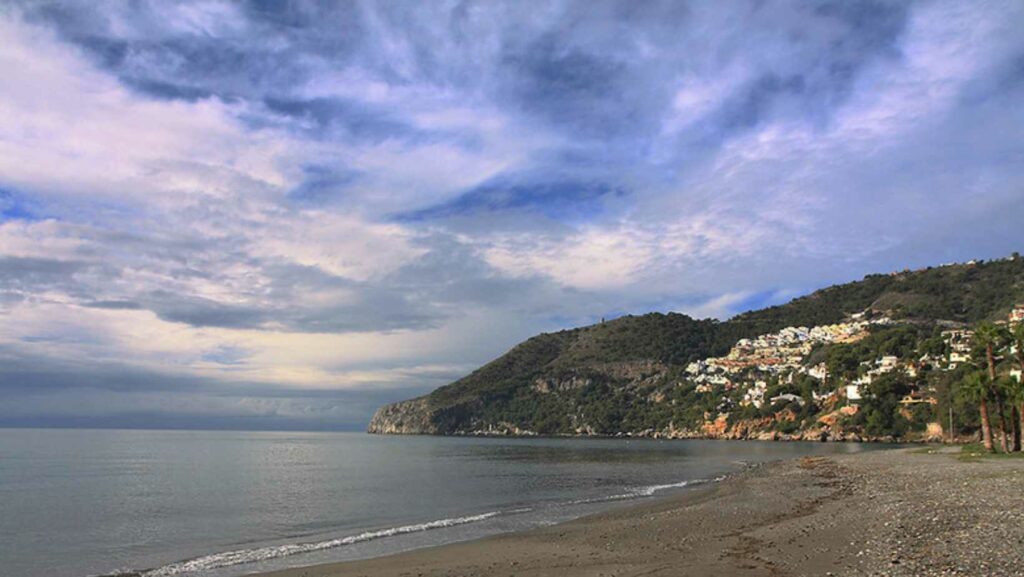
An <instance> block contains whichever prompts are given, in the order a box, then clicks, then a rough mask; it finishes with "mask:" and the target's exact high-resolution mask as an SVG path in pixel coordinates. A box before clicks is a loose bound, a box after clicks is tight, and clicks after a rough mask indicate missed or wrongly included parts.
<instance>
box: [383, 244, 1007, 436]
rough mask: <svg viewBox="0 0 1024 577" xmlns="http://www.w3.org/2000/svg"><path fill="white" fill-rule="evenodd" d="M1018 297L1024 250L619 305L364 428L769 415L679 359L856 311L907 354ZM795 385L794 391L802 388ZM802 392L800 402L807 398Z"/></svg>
mask: <svg viewBox="0 0 1024 577" xmlns="http://www.w3.org/2000/svg"><path fill="white" fill-rule="evenodd" d="M1020 302H1024V259H1021V258H1017V257H1011V258H1009V259H1003V260H998V261H990V262H979V263H969V264H958V265H949V266H942V267H935V268H929V269H924V270H917V271H904V272H900V273H895V274H885V275H881V274H879V275H870V276H868V277H865V278H864V279H863V280H861V281H858V282H852V283H848V284H843V285H838V286H832V287H829V288H825V289H822V290H819V291H816V292H814V293H813V294H810V295H807V296H804V297H800V298H797V299H794V300H793V301H791V302H789V303H786V304H784V305H779V306H774V307H770V308H766V309H762V310H758V311H752V312H747V313H743V314H740V315H737V316H736V317H733V318H732V319H730V320H728V321H724V322H719V321H715V320H707V319H706V320H695V319H692V318H690V317H688V316H686V315H682V314H676V313H669V314H661V313H651V314H647V315H643V316H627V317H622V318H618V319H615V320H612V321H608V322H603V323H600V324H596V325H591V326H587V327H582V328H577V329H572V330H565V331H561V332H557V333H548V334H541V335H538V336H536V337H533V338H531V339H528V340H527V341H525V342H523V343H521V344H519V345H517V346H516V347H514V348H513V349H512V350H510V351H509V352H508V353H506V354H505V355H503V356H501V357H499V358H498V359H496V360H494V361H492V362H490V363H488V364H486V365H484V366H483V367H481V368H480V369H477V370H476V371H474V372H473V373H471V374H469V375H467V376H466V377H463V378H462V379H459V380H458V381H455V382H454V383H452V384H450V385H447V386H444V387H441V388H439V389H437V390H436V391H434V392H433V393H430V394H429V395H427V396H425V397H421V398H419V399H415V400H413V401H411V402H405V403H396V404H395V405H389V406H387V407H384V408H382V409H381V411H379V412H378V414H377V415H376V416H375V417H374V420H373V422H371V425H370V431H371V432H381V433H431V434H455V433H459V434H467V433H498V432H505V433H512V434H534V433H536V434H615V433H623V432H631V433H633V432H636V433H639V432H641V431H651V430H653V431H662V430H665V429H666V428H679V427H685V428H689V429H693V430H696V429H697V428H699V427H701V426H703V425H706V423H707V419H709V418H710V417H709V415H721V414H728V415H730V418H734V417H735V416H736V415H738V414H743V415H744V416H745V417H748V418H765V417H771V416H772V415H774V413H771V414H770V413H767V412H765V411H759V412H756V413H754V412H752V411H751V410H749V409H750V407H746V408H744V409H742V410H740V409H738V408H737V406H736V405H737V403H739V402H740V401H739V400H737V399H738V397H737V398H735V399H734V398H730V397H729V396H728V394H723V395H721V396H716V397H713V398H711V397H709V396H708V395H703V396H702V395H699V394H696V393H694V391H695V384H694V383H692V382H689V376H688V375H687V374H686V373H685V370H684V369H685V367H686V365H687V364H689V363H691V362H694V361H698V360H701V359H706V358H708V357H717V356H721V355H725V354H726V353H727V352H728V351H729V349H730V347H732V346H733V345H734V344H735V343H736V341H737V340H739V339H741V338H752V337H756V336H758V335H763V334H767V333H773V332H775V331H779V330H780V329H783V328H785V327H791V326H804V327H813V326H817V325H830V324H834V323H839V322H841V321H844V319H849V318H850V317H851V315H856V314H859V313H865V312H866V313H867V314H866V315H865V316H864V318H870V317H876V318H877V317H879V316H888V317H890V318H891V319H892V320H893V321H894V323H895V326H886V327H873V328H872V329H871V330H872V339H873V340H880V341H885V340H886V339H891V338H894V337H893V335H892V334H889V333H892V331H895V330H903V331H904V333H907V331H908V329H907V328H906V327H913V329H912V331H910V332H911V333H912V335H911V336H909V337H908V336H907V334H903V335H901V336H899V337H898V338H900V339H903V340H908V339H909V340H910V341H912V343H911V345H909V349H906V347H905V349H906V350H904V353H905V354H907V355H909V354H915V355H916V354H917V353H918V348H919V347H918V345H920V346H922V347H923V346H925V343H926V341H928V342H931V343H932V345H931V346H932V347H933V348H934V346H935V345H934V340H935V338H937V336H936V335H937V334H938V331H939V329H940V328H941V327H949V326H955V325H958V324H968V323H975V322H978V321H981V320H995V319H1001V318H1005V316H1006V315H1007V314H1008V312H1009V311H1010V310H1011V309H1012V308H1013V306H1014V305H1015V304H1017V303H1020ZM901 327H902V328H901ZM886 335H888V336H886ZM929 339H931V341H929ZM869 342H871V341H870V340H869ZM819 348H820V349H821V350H815V352H814V353H813V357H814V360H815V361H819V360H820V361H824V360H826V359H829V358H830V356H831V357H834V356H835V355H836V354H838V352H837V351H840V350H843V346H841V345H830V346H828V347H819ZM861 348H862V349H864V350H860V349H858V350H860V353H858V354H860V355H862V356H863V357H864V359H859V360H858V361H857V362H868V361H869V360H872V359H870V358H868V357H869V356H870V355H874V354H875V353H876V351H877V350H879V349H877V348H875V349H872V348H871V347H867V348H864V347H861ZM826 349H829V350H826ZM833 349H834V350H833ZM911 349H912V350H911ZM901 350H903V349H901ZM851 362H853V361H851ZM855 372H856V371H854V373H855ZM800 376H801V377H803V375H800ZM852 376H853V373H849V374H848V375H846V376H845V377H842V378H847V379H849V378H851V377H852ZM750 378H751V379H756V378H758V377H757V376H756V375H754V376H751V377H750ZM775 378H776V380H777V381H781V380H782V379H781V378H779V376H778V375H775ZM842 378H841V377H840V376H839V375H836V376H835V377H834V378H832V379H831V382H828V383H827V386H828V387H831V388H832V389H837V388H839V387H841V386H843V385H844V384H845V382H844V381H843V380H842ZM787 379H788V380H792V376H790V377H787ZM751 382H753V381H751ZM768 382H771V381H768ZM771 384H772V386H774V387H776V388H775V389H774V392H778V391H780V390H783V389H785V390H787V391H790V392H792V393H794V394H801V391H800V390H799V388H800V387H799V386H794V385H793V384H792V383H787V384H786V385H785V386H781V388H780V385H779V383H777V382H774V383H771ZM805 385H806V383H805ZM823 386H825V384H822V383H818V384H816V385H814V387H817V388H818V389H821V388H822V387H823ZM908 386H909V385H908ZM806 388H807V387H806V386H805V387H804V389H805V390H804V391H803V393H808V391H807V390H806ZM812 388H813V387H812ZM729 394H732V395H733V396H736V394H735V393H734V392H732V393H729ZM808 394H809V393H808ZM815 394H819V396H820V394H825V391H815ZM722 398H724V399H725V401H724V404H725V405H726V407H725V408H723V407H722V404H723V401H722V400H721V399H722ZM807 398H808V399H811V397H807ZM730 403H731V405H730ZM807 404H809V403H805V407H804V408H803V409H802V412H803V413H807V412H808V410H809V409H808V408H807ZM825 409H826V407H821V408H819V410H818V412H822V411H825ZM776 416H777V415H776ZM810 416H811V415H805V417H804V418H809V417H810Z"/></svg>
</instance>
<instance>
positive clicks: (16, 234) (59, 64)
mask: <svg viewBox="0 0 1024 577" xmlns="http://www.w3.org/2000/svg"><path fill="white" fill-rule="evenodd" d="M1022 29H1024V3H1022V2H1020V1H1019V0H1007V1H1003V2H999V1H981V0H979V1H970V2H952V1H942V0H932V1H926V2H912V1H903V0H899V1H893V2H875V1H857V0H854V1H815V0H801V1H794V2H789V1H783V0H772V1H760V0H757V1H749V2H748V1H743V0H730V1H728V2H711V1H694V2H682V1H671V2H655V1H650V2H632V1H624V2H602V1H594V0H588V1H584V2H562V1H557V0H552V1H545V2H541V1H532V0H531V1H528V2H522V1H513V2H508V3H504V2H498V1H495V0H488V1H485V2H455V1H435V2H404V1H396V2H385V1H379V2H342V1H337V2H257V1H252V2H219V1H188V2H163V1H157V0H154V1H151V2H147V1H144V0H138V1H133V2H123V1H120V0H112V1H109V2H104V1H96V2H50V1H46V0H32V1H24V2H21V1H17V0H14V1H8V2H4V3H3V4H2V5H0V74H2V78H3V81H2V82H0V399H2V402H0V426H83V427H93V426H99V427H171V428H179V427H193V428H239V429H340V430H355V429H362V428H363V427H365V425H366V422H367V421H368V420H369V417H370V415H371V414H372V412H373V410H374V409H375V408H376V407H377V406H379V405H380V404H382V403H385V402H390V401H395V400H400V399H403V398H408V397H411V396H414V395H419V394H423V393H426V392H428V391H430V390H432V389H433V388H435V387H437V386H440V385H443V384H445V383H447V382H450V381H452V380H454V379H456V378H458V377H459V376H462V375H464V374H467V373H468V372H470V371H472V370H473V369H474V368H476V367H477V366H479V365H481V364H482V363H484V362H486V361H488V360H490V359H493V358H495V357H497V356H499V355H500V354H502V353H503V352H504V351H506V350H507V349H509V348H510V347H511V346H513V345H514V344H515V343H517V342H519V341H521V340H523V339H525V338H527V337H529V336H531V335H533V334H536V333H538V332H543V331H551V330H559V329H562V328H568V327H572V326H579V325H585V324H589V323H592V322H595V321H597V320H600V319H601V318H603V317H606V318H613V317H616V316H620V315H623V314H642V313H645V312H649V311H661V312H668V311H677V312H683V313H686V314H690V315H692V316H695V317H714V318H718V319H727V318H729V317H730V316H731V315H733V314H736V313H738V312H742V311H744V310H750V309H753V308H759V307H762V306H766V305H770V304H777V303H781V302H785V301H787V300H788V299H790V298H792V297H794V296H798V295H801V294H806V293H808V292H810V291H813V290H815V289H817V288H821V287H824V286H828V285H830V284H834V283H839V282H847V281H851V280H856V279H859V278H861V277H863V276H864V275H865V274H868V273H874V272H886V271H891V270H900V269H904V268H916V267H920V266H928V265H938V264H942V263H947V262H951V261H965V260H969V259H978V258H997V257H1002V256H1006V255H1009V254H1010V253H1011V252H1013V251H1018V250H1020V249H1022V248H1024V242H1022V240H1024V232H1022V231H1024V227H1022V222H1024V105H1022V103H1024V34H1022V33H1021V30H1022Z"/></svg>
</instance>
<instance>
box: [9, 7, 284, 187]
mask: <svg viewBox="0 0 1024 577" xmlns="http://www.w3.org/2000/svg"><path fill="white" fill-rule="evenodd" d="M0 69H2V70H3V71H4V82H3V84H2V85H0V174H2V175H3V180H4V181H5V182H6V184H8V185H9V186H16V187H22V188H26V189H30V190H32V191H34V192H37V193H50V194H61V195H68V196H82V195H88V197H89V198H90V199H101V198H112V199H118V200H122V201H127V200H134V201H136V202H141V203H146V204H161V203H169V204H176V203H177V204H182V203H187V202H190V201H191V200H190V199H191V197H192V196H193V195H198V196H200V197H223V196H229V195H231V194H234V193H236V192H237V191H238V189H239V188H245V189H246V190H250V191H259V190H261V189H264V188H269V189H274V188H280V187H283V186H284V185H285V184H286V182H287V176H286V173H285V171H284V168H285V167H284V166H282V165H283V164H284V161H283V159H284V158H285V157H286V156H287V153H288V146H289V145H288V143H287V141H286V140H284V139H283V138H282V137H281V136H280V135H275V134H271V133H261V132H251V131H246V130H244V129H243V128H242V127H241V126H240V125H239V124H238V122H237V121H236V120H235V119H234V114H233V111H232V110H231V107H230V106H228V105H226V104H224V103H222V102H220V101H218V100H215V99H210V100H201V101H197V102H192V103H185V102H160V101H158V102H153V101H147V100H142V99H139V98H137V97H135V96H134V95H132V94H131V93H129V92H128V91H127V90H126V89H125V88H124V87H122V86H121V85H120V84H119V83H118V82H117V81H116V80H115V79H113V78H111V77H109V76H107V75H105V74H103V73H101V72H99V71H97V70H96V69H95V67H94V66H93V65H92V64H91V63H90V62H89V61H88V60H87V59H86V58H85V57H84V56H83V55H82V54H80V53H79V52H78V51H76V50H75V49H73V48H70V47H68V46H66V45H63V44H61V43H59V42H58V41H57V39H56V38H55V37H54V35H53V33H51V32H49V31H47V30H45V29H42V28H38V27H33V26H31V25H28V24H25V23H24V22H22V21H20V20H19V19H18V18H17V17H16V16H15V17H7V18H2V17H0Z"/></svg>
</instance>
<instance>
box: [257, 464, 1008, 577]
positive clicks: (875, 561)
mask: <svg viewBox="0 0 1024 577" xmlns="http://www.w3.org/2000/svg"><path fill="white" fill-rule="evenodd" d="M951 450H954V451H959V449H951ZM641 575H643V576H673V577H678V576H686V575H694V576H705V575H721V576H733V575H736V576H751V577H753V576H785V575H986V576H997V575H1024V459H1003V460H983V461H978V462H964V461H960V460H958V459H957V458H956V455H955V454H951V453H949V452H948V450H947V451H946V452H942V451H940V452H935V453H929V454H925V453H922V452H921V449H897V450H889V451H871V452H867V453H860V454H855V455H837V456H829V457H805V458H803V459H800V460H795V461H785V462H779V463H771V464H768V465H763V466H760V467H756V468H754V469H751V470H748V471H745V472H743V473H740V474H738V475H736V476H733V477H731V478H729V479H726V480H725V481H723V482H721V483H717V484H715V485H713V486H709V487H706V488H702V489H699V490H695V491H692V492H688V493H685V494H682V495H678V496H674V497H670V498H666V499H663V500H660V501H655V502H650V503H646V504H643V505H639V506H636V507H633V508H629V509H620V510H616V511H612V512H608V513H603V514H599V515H595V516H591V517H586V518H583V519H578V520H575V521H571V522H568V523H564V524H560V525H553V526H550V527H544V528H539V529H534V530H531V531H526V532H522V533H515V534H507V535H499V536H496V537H491V538H486V539H481V540H478V541H471V542H466V543H457V544H453V545H445V546H441V547H435V548H431V549H421V550H416V551H410V552H407V553H401V554H397V555H392V556H388V557H380V558H376V559H369V560H364V561H352V562H345V563H335V564H328V565H320V566H315V567H306V568H298V569H291V570H286V571H279V572H274V573H268V574H265V575H264V576H263V577H271V576H273V577H341V576H345V577H348V576H353V577H356V576H362V577H442V576H444V577H462V576H481V577H482V576H497V577H501V576H517V577H519V576H536V577H541V576H544V577H577V576H579V577H583V576H587V577H601V576H604V577H613V576H614V577H619V576H622V577H625V576H641Z"/></svg>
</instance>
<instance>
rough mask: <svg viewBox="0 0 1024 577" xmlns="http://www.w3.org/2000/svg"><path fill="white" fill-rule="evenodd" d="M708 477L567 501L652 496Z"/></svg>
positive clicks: (599, 501)
mask: <svg viewBox="0 0 1024 577" xmlns="http://www.w3.org/2000/svg"><path fill="white" fill-rule="evenodd" d="M723 478H724V477H716V478H715V479H712V480H711V481H721V480H722V479H723ZM708 482H709V480H708V479H691V480H689V481H679V482H678V483H666V484H663V485H644V486H642V487H636V488H633V489H631V490H630V491H629V492H628V493H618V494H615V495H605V496H603V497H590V498H588V499H577V500H575V501H569V503H568V504H569V505H585V504H588V503H604V502H606V501H625V500H627V499H639V498H641V497H652V496H654V494H655V493H658V492H660V491H664V490H666V489H682V488H683V487H689V486H692V485H701V484H704V483H708Z"/></svg>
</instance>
